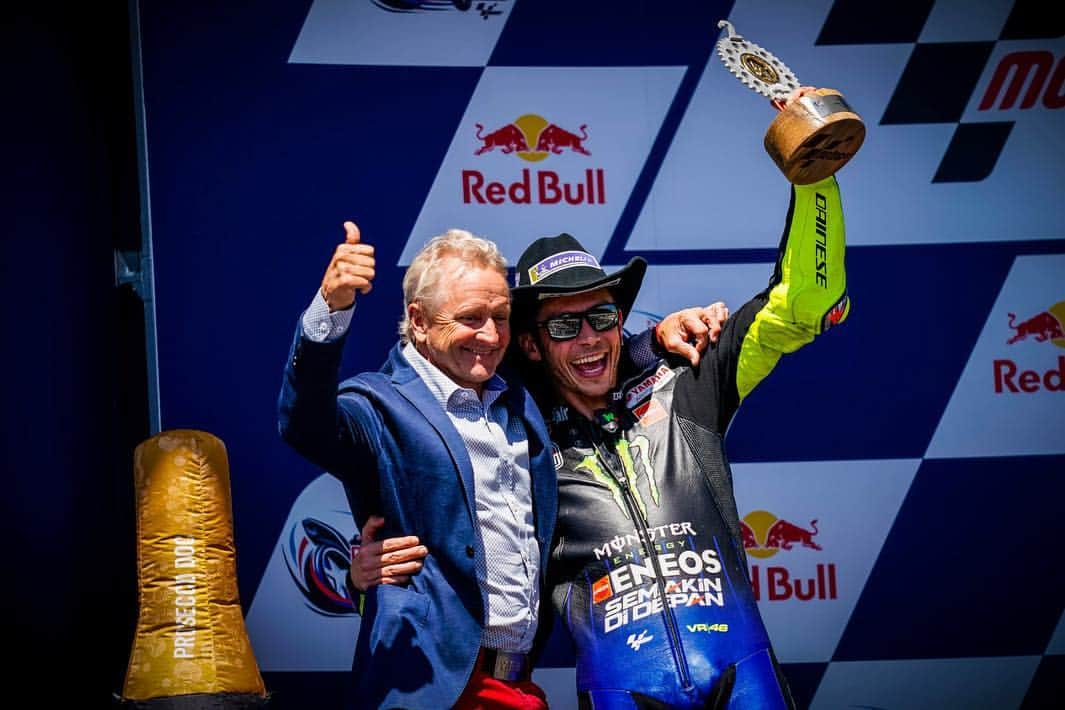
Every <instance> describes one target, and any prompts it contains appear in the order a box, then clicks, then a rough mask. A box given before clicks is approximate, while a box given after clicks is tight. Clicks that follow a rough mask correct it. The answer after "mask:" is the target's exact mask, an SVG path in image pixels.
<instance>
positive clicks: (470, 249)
mask: <svg viewBox="0 0 1065 710" xmlns="http://www.w3.org/2000/svg"><path fill="white" fill-rule="evenodd" d="M450 258H455V259H458V260H459V261H461V262H462V263H463V264H464V265H476V266H481V267H484V268H487V269H494V270H495V271H498V272H499V273H500V274H501V275H502V276H503V278H504V279H506V277H507V260H506V259H504V258H503V254H502V253H500V251H499V247H497V246H496V245H495V244H494V243H493V242H490V241H488V240H487V239H484V238H482V237H478V236H475V235H473V234H471V233H470V232H467V231H466V230H465V229H449V230H447V231H446V232H444V233H443V234H440V235H438V236H435V237H433V238H432V239H430V240H429V241H428V243H426V245H425V246H424V247H422V249H421V251H419V252H418V253H417V254H415V255H414V259H413V260H412V261H411V262H410V266H408V267H407V273H405V274H404V275H403V320H402V321H400V323H399V338H400V341H401V342H402V343H403V344H404V345H406V344H407V343H408V342H410V316H409V315H408V306H410V304H412V303H424V304H427V305H428V306H429V308H430V310H432V309H434V308H435V307H436V302H437V299H438V297H439V293H440V288H439V286H440V279H441V278H442V277H443V276H444V275H445V274H444V272H445V270H444V269H441V268H438V267H439V266H440V265H441V262H443V261H444V260H445V259H450Z"/></svg>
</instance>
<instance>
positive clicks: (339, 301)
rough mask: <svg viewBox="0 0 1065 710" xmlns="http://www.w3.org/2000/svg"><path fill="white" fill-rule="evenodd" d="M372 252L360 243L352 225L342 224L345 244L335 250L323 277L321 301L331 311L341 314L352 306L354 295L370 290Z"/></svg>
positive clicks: (371, 282)
mask: <svg viewBox="0 0 1065 710" xmlns="http://www.w3.org/2000/svg"><path fill="white" fill-rule="evenodd" d="M373 253H374V250H373V247H372V246H371V245H369V244H364V243H363V242H362V236H361V235H360V233H359V228H358V227H357V226H355V223H354V222H345V223H344V243H343V244H340V245H338V246H337V248H336V251H335V252H334V253H333V259H332V261H330V262H329V267H328V268H327V269H326V270H325V276H324V277H322V298H324V299H325V302H326V303H327V304H328V305H329V310H330V311H342V310H344V309H347V308H351V306H352V305H353V304H354V303H355V292H356V291H358V292H359V293H361V294H367V293H369V292H370V290H371V289H372V288H373V279H374V255H373Z"/></svg>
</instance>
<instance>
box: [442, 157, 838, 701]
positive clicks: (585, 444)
mask: <svg viewBox="0 0 1065 710" xmlns="http://www.w3.org/2000/svg"><path fill="white" fill-rule="evenodd" d="M843 256H844V225H843V214H842V209H841V205H840V199H839V189H838V186H837V184H836V181H835V179H834V178H828V179H826V180H823V181H821V182H818V183H814V184H812V185H805V186H793V187H792V197H791V205H790V207H789V210H788V216H787V224H786V226H785V229H784V234H783V237H782V239H781V243H780V247H779V251H778V254H777V263H776V268H775V270H774V272H773V275H772V277H771V279H770V281H769V285H768V287H767V288H766V289H765V290H764V291H762V292H761V293H759V294H758V295H756V296H755V297H754V298H752V299H751V300H750V301H748V302H747V303H746V304H744V305H743V306H742V307H741V308H740V309H739V311H738V312H737V313H735V315H733V316H732V318H731V319H730V320H729V321H728V322H727V323H726V324H725V326H724V329H723V330H722V333H721V335H720V337H719V339H718V341H717V343H716V344H715V345H712V346H711V348H710V350H709V351H708V352H707V353H706V354H705V355H704V356H703V357H702V358H701V359H700V360H699V361H698V364H695V365H692V364H690V363H687V362H682V361H676V360H672V359H668V360H667V359H664V358H663V359H660V358H657V357H655V356H650V357H648V356H646V355H645V356H641V355H640V354H639V353H636V352H630V354H629V356H630V358H631V359H632V360H633V361H634V362H635V363H642V364H643V365H644V366H643V367H638V370H639V371H638V372H637V374H635V375H634V376H631V377H626V378H625V379H623V380H622V379H620V378H619V376H618V367H619V362H620V360H621V358H620V351H621V346H620V343H621V320H622V317H623V315H624V314H625V313H627V312H628V311H629V309H630V308H631V305H632V302H633V301H634V300H635V292H636V290H638V288H639V285H640V281H641V280H642V277H643V267H645V265H639V264H633V263H632V262H630V264H629V266H627V267H625V269H623V270H621V271H619V272H616V273H615V274H612V275H609V276H608V275H606V274H605V273H604V272H603V271H602V270H601V269H599V268H598V263H594V268H593V264H592V262H594V261H595V260H594V258H592V257H591V256H590V255H588V254H587V253H586V252H584V250H583V248H582V247H580V245H579V243H577V242H576V240H574V239H573V238H572V237H569V235H560V236H558V237H552V238H545V239H540V240H537V241H536V242H534V243H533V245H531V246H530V247H529V249H527V250H526V252H525V254H523V255H522V257H521V259H520V260H519V262H518V279H519V282H518V285H517V286H516V287H515V288H514V289H512V295H513V298H514V304H513V315H512V318H511V321H512V327H513V329H514V333H515V335H516V336H517V343H518V344H519V345H520V348H521V350H522V351H523V353H524V355H525V356H526V357H527V358H528V360H529V363H530V364H531V366H532V368H533V370H532V372H530V373H527V374H526V377H525V381H526V382H527V383H529V384H530V389H533V386H535V384H536V383H540V384H541V385H544V386H543V387H542V391H541V392H539V393H536V392H535V390H534V394H537V395H538V398H539V399H540V403H541V409H542V411H544V412H545V415H547V414H548V413H549V412H550V416H549V421H548V424H549V430H550V434H551V438H552V440H553V442H554V444H555V446H556V447H557V450H556V453H555V465H556V468H557V469H558V484H559V497H558V500H559V510H558V518H557V526H556V537H555V541H554V544H553V546H552V555H551V560H550V564H549V568H548V573H549V578H550V586H551V588H552V598H553V601H554V604H555V607H556V609H557V611H558V612H559V614H560V616H561V618H562V620H563V622H564V623H565V624H566V626H567V628H568V629H569V631H570V634H571V636H572V637H573V640H574V642H575V644H576V649H577V689H578V693H579V696H580V699H581V703H582V706H584V707H591V708H595V709H596V710H602V709H603V708H609V709H614V708H618V709H620V708H625V709H626V710H629V709H635V708H665V707H670V708H706V707H713V708H718V707H720V708H725V707H727V708H784V707H789V706H792V705H793V703H792V700H791V697H790V694H789V692H788V691H787V686H786V683H785V682H784V680H783V677H782V676H781V674H780V671H779V667H778V665H777V662H776V659H775V657H774V655H773V652H772V648H771V646H770V642H769V638H768V635H767V633H766V630H765V627H764V625H763V623H762V620H761V617H760V615H759V613H758V608H757V605H756V603H755V600H754V594H753V590H752V588H751V582H750V578H749V575H748V571H747V562H746V557H745V554H744V545H743V536H742V532H741V529H740V521H739V514H738V512H737V507H736V501H735V498H734V495H733V487H732V474H731V471H730V469H729V464H728V459H727V457H726V455H725V451H724V447H723V438H724V435H725V431H726V430H727V428H728V425H729V422H730V421H731V419H732V416H733V415H734V414H735V412H736V410H737V408H738V407H739V405H740V403H741V402H742V401H743V399H744V398H745V397H746V396H747V395H748V394H749V393H750V392H751V391H752V389H753V388H754V387H755V386H756V385H757V384H758V383H759V382H761V381H762V379H764V378H765V377H766V375H768V374H769V372H770V371H771V370H772V369H773V367H774V366H775V365H776V363H777V361H778V360H779V359H780V356H781V355H783V354H784V353H788V352H793V351H795V350H796V349H798V348H799V347H801V346H803V345H805V344H806V343H808V342H810V341H811V340H813V338H814V337H815V336H816V335H818V334H820V333H823V332H824V331H825V330H827V329H828V328H830V327H832V326H833V325H836V324H838V323H840V322H842V321H843V320H844V319H845V318H846V316H847V314H848V312H849V300H848V298H847V291H846V275H845V271H844V259H843ZM588 260H591V261H588ZM611 314H615V315H611ZM615 316H617V317H615ZM545 375H546V377H545ZM619 383H620V384H619ZM430 552H431V551H430Z"/></svg>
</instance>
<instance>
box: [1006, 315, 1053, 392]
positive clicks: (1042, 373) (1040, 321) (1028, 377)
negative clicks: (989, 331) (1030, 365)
mask: <svg viewBox="0 0 1065 710" xmlns="http://www.w3.org/2000/svg"><path fill="white" fill-rule="evenodd" d="M1008 316H1009V322H1008V325H1009V328H1010V330H1011V331H1012V333H1011V335H1010V337H1009V338H1008V339H1007V340H1006V344H1007V345H1015V344H1017V343H1020V342H1024V341H1027V342H1034V343H1047V342H1049V343H1051V344H1052V345H1056V346H1058V347H1059V348H1065V301H1061V302H1060V303H1055V304H1054V305H1053V306H1051V307H1050V308H1048V309H1047V310H1045V311H1043V312H1042V313H1037V314H1035V315H1033V316H1031V317H1030V318H1026V319H1024V320H1022V321H1021V322H1019V323H1018V322H1017V315H1016V314H1014V313H1009V314H1008ZM993 367H994V377H995V393H996V394H1002V393H1007V392H1008V393H1018V394H1032V393H1034V392H1041V391H1046V392H1065V356H1061V355H1059V356H1058V362H1057V367H1051V368H1050V369H1048V370H1025V369H1022V368H1021V367H1020V366H1019V365H1018V364H1017V363H1016V362H1015V361H1013V360H1011V359H1009V358H1003V359H1001V360H995V361H994V364H993Z"/></svg>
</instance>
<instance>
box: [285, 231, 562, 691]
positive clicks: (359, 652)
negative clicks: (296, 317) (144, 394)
mask: <svg viewBox="0 0 1065 710" xmlns="http://www.w3.org/2000/svg"><path fill="white" fill-rule="evenodd" d="M344 226H345V230H346V236H345V241H344V243H343V244H340V245H339V246H338V247H337V249H336V252H335V253H334V255H333V258H332V261H331V262H330V264H329V267H328V269H327V270H326V274H325V276H324V278H323V280H322V286H321V289H320V290H319V292H318V294H317V295H316V296H315V299H314V301H313V303H312V304H311V306H310V308H308V309H307V311H305V312H304V314H303V316H302V317H301V320H300V324H299V326H298V328H297V333H296V338H295V342H294V344H293V346H292V351H291V354H290V357H289V360H288V363H287V366H286V369H285V377H284V383H283V388H282V392H281V399H280V428H281V433H282V436H283V437H284V438H285V440H286V441H287V442H289V444H290V445H291V446H292V447H293V448H295V449H296V450H297V451H298V452H300V453H301V454H302V455H303V456H304V457H306V458H307V459H309V460H311V461H312V462H314V463H315V464H317V465H318V466H321V467H323V468H324V469H326V470H328V471H330V472H332V473H333V474H334V475H336V476H337V477H338V478H339V479H340V480H341V481H342V482H343V484H344V488H345V491H346V492H347V497H348V501H349V504H350V505H351V509H352V513H353V514H354V516H355V520H356V522H357V523H358V525H359V526H360V527H361V526H362V525H363V523H365V522H366V519H367V517H368V515H369V514H370V513H379V514H381V515H382V516H383V517H384V519H385V520H386V521H387V522H386V527H385V528H384V530H382V534H383V535H384V536H395V535H399V534H404V535H417V536H418V538H420V539H421V541H422V543H423V544H424V545H426V546H427V547H428V548H429V549H430V550H432V554H431V555H429V556H428V557H427V558H426V559H425V561H424V566H423V568H422V570H421V574H419V575H418V576H417V577H414V578H412V579H411V581H410V584H409V585H408V586H405V587H403V586H391V585H381V586H377V587H374V589H373V590H372V591H371V592H370V593H369V594H368V595H367V598H366V602H365V607H364V610H363V622H362V625H361V628H360V630H359V638H358V641H357V643H356V650H355V660H354V666H353V683H352V689H351V690H352V694H351V697H350V703H349V704H350V706H351V707H387V708H391V707H401V708H433V710H440V709H441V708H447V707H460V708H461V707H468V708H472V707H499V708H528V709H529V710H535V709H537V708H545V707H546V703H545V701H544V694H543V692H542V691H541V690H540V689H539V688H538V687H537V686H536V685H535V684H533V683H532V681H531V678H530V664H529V660H528V653H529V651H530V650H531V648H532V642H533V638H534V636H535V632H536V626H537V619H538V613H539V609H540V599H541V596H546V595H545V594H544V591H543V582H544V567H545V565H546V561H547V552H546V546H547V544H548V543H549V541H550V540H551V536H552V532H553V528H554V524H555V513H556V479H555V466H554V464H553V462H552V448H551V445H550V442H549V440H548V437H547V432H546V429H545V426H544V422H543V419H542V418H541V416H540V414H539V413H538V412H537V410H536V406H535V404H534V403H533V402H532V399H531V398H530V397H529V395H528V393H527V392H526V391H525V389H524V388H522V387H521V386H520V384H518V383H516V382H511V381H508V379H506V378H505V376H502V375H500V374H497V373H496V368H497V367H498V365H499V364H500V362H501V361H502V359H503V355H504V353H505V352H506V349H507V345H508V343H509V340H510V330H509V323H508V319H509V316H510V292H509V289H508V286H507V282H506V278H505V276H506V265H505V262H504V260H503V258H502V256H501V255H500V253H499V251H498V249H497V248H496V247H495V245H494V244H492V243H491V242H489V241H486V240H483V239H480V238H477V237H474V236H473V235H471V234H469V233H468V232H463V231H461V230H451V231H450V232H448V233H447V234H445V235H441V236H439V237H436V238H434V239H433V240H431V241H430V242H429V244H428V245H427V246H426V247H425V248H424V249H423V250H422V251H421V252H420V253H419V254H418V255H417V256H416V257H415V258H414V259H413V261H412V263H411V265H410V267H409V268H408V270H407V273H406V275H405V277H404V280H403V293H404V320H403V323H402V325H401V338H400V342H399V343H398V344H397V345H396V346H395V347H394V348H393V349H392V351H391V352H390V353H389V356H388V360H387V362H386V363H385V365H384V366H383V367H382V369H381V370H380V371H378V372H370V373H362V374H360V375H357V376H356V377H353V378H351V379H348V380H345V381H344V382H341V383H340V384H339V386H338V384H337V383H338V379H339V378H338V372H339V367H340V361H341V352H342V348H343V347H344V344H345V341H347V340H348V339H354V338H356V337H357V335H354V334H351V333H350V332H349V326H350V324H351V322H352V320H353V318H357V316H354V315H353V311H354V310H355V309H354V305H355V299H356V293H360V294H366V293H368V292H369V291H370V289H371V286H372V281H373V277H374V260H373V247H372V246H370V245H368V244H365V243H363V242H362V241H361V238H360V234H359V230H358V228H357V227H356V226H355V225H354V224H352V223H351V222H347V223H345V225H344ZM361 298H362V296H360V299H361ZM354 330H357V328H355V329H354Z"/></svg>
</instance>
